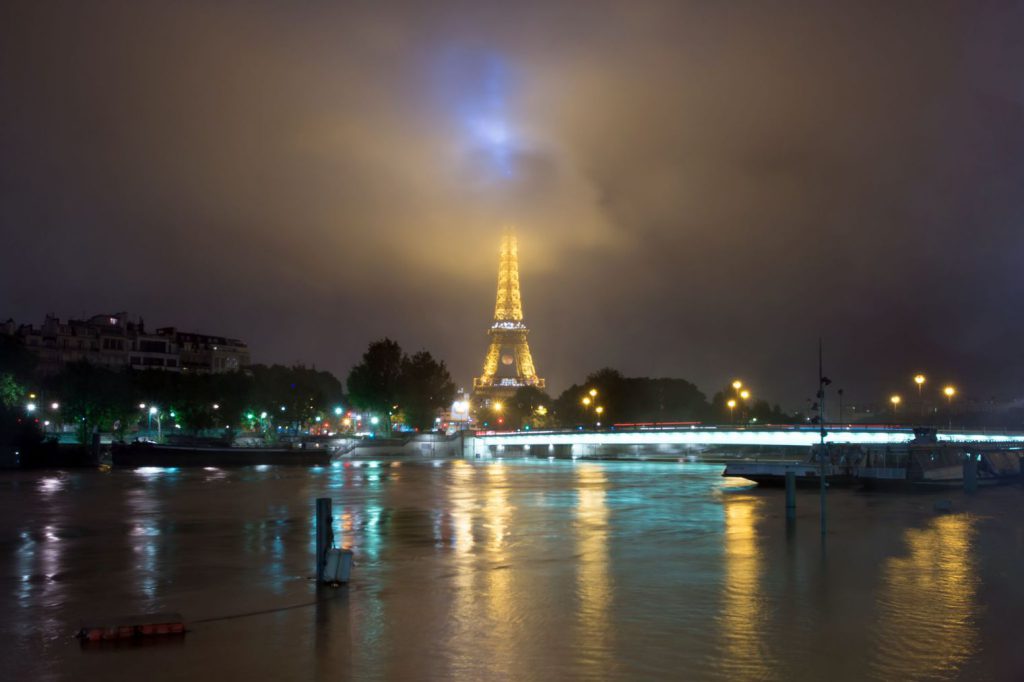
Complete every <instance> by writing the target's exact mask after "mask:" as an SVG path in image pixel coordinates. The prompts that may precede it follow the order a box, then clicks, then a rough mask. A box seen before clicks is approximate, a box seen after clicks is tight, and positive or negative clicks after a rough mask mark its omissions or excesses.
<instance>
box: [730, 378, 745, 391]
mask: <svg viewBox="0 0 1024 682" xmlns="http://www.w3.org/2000/svg"><path fill="white" fill-rule="evenodd" d="M732 388H733V390H734V391H738V390H740V389H741V388H743V382H742V381H740V380H739V379H736V380H735V381H733V382H732Z"/></svg>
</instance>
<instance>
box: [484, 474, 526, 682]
mask: <svg viewBox="0 0 1024 682" xmlns="http://www.w3.org/2000/svg"><path fill="white" fill-rule="evenodd" d="M486 471H487V479H486V481H485V483H484V488H485V490H486V493H485V495H484V509H483V525H484V528H485V529H486V532H487V550H486V553H485V557H486V559H485V561H484V566H483V575H484V580H485V583H484V585H485V588H484V589H485V591H486V594H487V616H488V617H487V622H489V623H490V627H491V632H490V633H489V636H491V637H493V646H494V651H493V660H495V661H500V665H501V667H502V669H503V670H505V671H507V672H508V673H509V674H511V675H512V676H513V677H515V673H514V671H515V670H516V667H517V661H518V660H520V656H528V655H529V652H528V651H522V650H521V649H517V648H516V642H517V641H518V642H520V643H523V642H526V641H528V638H526V637H524V636H523V633H522V631H521V627H522V615H521V613H520V609H521V608H522V606H523V605H517V603H516V599H515V596H514V594H513V585H512V579H513V576H514V575H515V570H514V568H513V567H512V566H511V565H510V563H511V560H512V557H511V556H510V555H509V551H508V543H507V539H506V535H507V529H508V527H509V522H510V516H511V513H512V508H511V505H510V504H509V499H508V471H507V469H506V466H505V464H504V463H503V462H496V463H493V464H490V465H489V466H487V468H486Z"/></svg>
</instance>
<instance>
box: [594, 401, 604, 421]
mask: <svg viewBox="0 0 1024 682" xmlns="http://www.w3.org/2000/svg"><path fill="white" fill-rule="evenodd" d="M594 412H595V413H596V414H597V421H596V424H597V426H600V425H601V415H602V414H604V408H603V407H601V406H600V405H598V406H597V407H595V408H594Z"/></svg>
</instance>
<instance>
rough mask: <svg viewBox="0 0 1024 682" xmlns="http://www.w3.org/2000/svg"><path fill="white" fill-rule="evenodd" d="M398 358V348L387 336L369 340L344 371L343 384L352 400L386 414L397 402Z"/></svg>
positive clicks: (399, 366) (400, 361) (401, 356)
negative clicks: (350, 369) (359, 360)
mask: <svg viewBox="0 0 1024 682" xmlns="http://www.w3.org/2000/svg"><path fill="white" fill-rule="evenodd" d="M402 358H403V355H402V347H401V346H399V345H398V343H396V342H395V341H392V340H391V339H388V338H384V339H381V340H380V341H374V342H373V343H371V344H370V347H369V348H367V349H366V352H365V353H363V359H362V361H361V362H360V363H359V364H358V365H356V366H355V367H353V368H352V371H350V372H349V373H348V380H347V381H346V384H347V385H348V393H349V396H350V397H351V400H352V403H353V404H354V405H356V406H358V407H360V408H362V409H366V410H370V411H372V412H377V413H378V414H382V415H385V416H386V415H387V414H388V413H389V412H390V411H391V410H392V406H393V405H396V404H397V403H398V389H399V380H400V379H401V376H402ZM389 428H390V425H389Z"/></svg>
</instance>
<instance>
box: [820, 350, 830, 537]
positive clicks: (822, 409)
mask: <svg viewBox="0 0 1024 682" xmlns="http://www.w3.org/2000/svg"><path fill="white" fill-rule="evenodd" d="M821 355H822V353H821V338H820V337H819V338H818V407H819V410H820V411H819V412H818V426H819V427H820V431H819V433H820V435H821V450H820V451H819V453H818V480H819V481H820V484H821V485H820V491H821V535H822V537H824V536H825V532H826V531H827V529H828V520H827V517H826V508H825V488H826V486H825V476H826V471H825V459H826V458H827V456H828V451H827V450H826V449H825V436H827V435H828V432H827V431H826V430H825V386H827V385H828V384H830V383H832V381H831V380H830V379H828V378H826V377H825V372H824V370H823V368H822V359H821Z"/></svg>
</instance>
